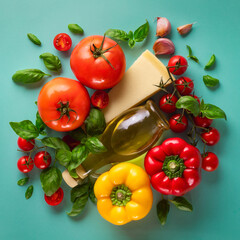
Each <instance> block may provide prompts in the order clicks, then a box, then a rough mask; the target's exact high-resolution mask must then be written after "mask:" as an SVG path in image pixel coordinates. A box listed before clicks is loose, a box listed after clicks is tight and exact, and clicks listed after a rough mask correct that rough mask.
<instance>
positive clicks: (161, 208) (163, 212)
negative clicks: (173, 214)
mask: <svg viewBox="0 0 240 240" xmlns="http://www.w3.org/2000/svg"><path fill="white" fill-rule="evenodd" d="M169 210H170V204H169V202H168V201H167V200H166V199H162V200H161V201H160V202H159V203H158V204H157V215H158V219H159V220H160V223H161V224H162V225H165V223H166V221H167V216H168V213H169Z"/></svg>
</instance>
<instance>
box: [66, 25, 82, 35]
mask: <svg viewBox="0 0 240 240" xmlns="http://www.w3.org/2000/svg"><path fill="white" fill-rule="evenodd" d="M68 29H69V30H70V31H71V32H72V33H79V34H83V29H82V28H81V27H80V26H79V25H78V24H74V23H71V24H68Z"/></svg>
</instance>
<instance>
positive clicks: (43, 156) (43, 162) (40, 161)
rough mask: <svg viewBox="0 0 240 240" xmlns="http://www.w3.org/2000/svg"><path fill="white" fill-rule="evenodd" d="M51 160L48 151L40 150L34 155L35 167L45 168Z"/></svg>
mask: <svg viewBox="0 0 240 240" xmlns="http://www.w3.org/2000/svg"><path fill="white" fill-rule="evenodd" d="M51 160H52V158H51V156H50V154H49V153H48V152H45V151H40V152H38V153H36V155H35V157H34V164H35V166H36V167H37V168H40V169H45V168H48V167H49V165H50V163H51Z"/></svg>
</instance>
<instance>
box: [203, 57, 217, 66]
mask: <svg viewBox="0 0 240 240" xmlns="http://www.w3.org/2000/svg"><path fill="white" fill-rule="evenodd" d="M215 61H216V57H215V55H214V54H213V55H212V56H211V58H210V59H209V61H208V63H207V64H206V65H205V67H204V69H209V68H210V67H211V66H213V64H214V63H215Z"/></svg>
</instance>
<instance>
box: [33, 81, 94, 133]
mask: <svg viewBox="0 0 240 240" xmlns="http://www.w3.org/2000/svg"><path fill="white" fill-rule="evenodd" d="M37 105H38V111H39V114H40V116H41V118H42V120H43V121H44V123H45V124H46V125H47V126H48V127H50V128H52V129H54V130H55V131H60V132H66V131H71V130H74V129H76V128H78V127H80V126H81V125H82V124H83V122H84V120H85V119H86V117H87V116H88V113H89V110H90V105H91V104H90V98H89V94H88V92H87V90H86V88H85V87H84V86H83V85H82V84H81V83H80V82H78V81H75V80H72V79H69V78H62V77H58V78H54V79H52V80H51V81H50V82H48V83H46V84H45V85H44V86H43V88H42V90H41V91H40V93H39V96H38V101H37Z"/></svg>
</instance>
